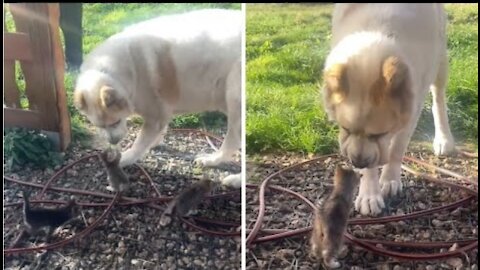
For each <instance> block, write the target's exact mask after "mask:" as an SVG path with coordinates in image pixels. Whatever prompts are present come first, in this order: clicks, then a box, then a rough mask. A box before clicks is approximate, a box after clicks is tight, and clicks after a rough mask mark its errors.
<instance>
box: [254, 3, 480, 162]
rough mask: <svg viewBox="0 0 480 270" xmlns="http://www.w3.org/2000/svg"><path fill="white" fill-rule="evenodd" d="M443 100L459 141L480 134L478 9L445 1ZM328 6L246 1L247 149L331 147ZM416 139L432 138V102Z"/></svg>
mask: <svg viewBox="0 0 480 270" xmlns="http://www.w3.org/2000/svg"><path fill="white" fill-rule="evenodd" d="M446 9H447V12H448V15H449V18H450V21H449V25H448V46H449V58H450V80H449V84H448V92H447V97H448V106H449V117H450V123H451V127H452V131H453V133H454V136H455V137H456V139H457V141H465V142H474V143H476V141H477V138H478V131H477V127H478V118H477V112H478V90H477V89H478V80H477V74H478V60H477V58H478V41H477V37H478V23H477V19H478V7H477V5H469V4H463V5H457V4H454V5H447V6H446ZM332 10H333V6H332V5H329V4H309V5H301V4H255V5H247V41H246V44H247V67H246V70H247V84H246V89H247V123H246V128H247V130H246V134H247V152H248V153H260V152H280V151H291V152H304V153H330V152H334V151H336V150H337V148H338V143H337V132H338V131H337V127H336V125H335V124H333V123H331V122H328V120H327V116H326V114H325V112H324V111H323V109H322V102H321V100H320V93H319V89H320V87H319V85H320V84H321V79H320V76H321V71H322V69H323V63H324V60H325V58H326V56H327V54H328V52H329V41H330V37H331V31H330V29H331V12H332ZM416 137H419V138H425V137H428V138H430V139H431V138H433V118H432V115H431V100H429V101H427V102H426V106H425V109H424V113H423V115H422V119H421V120H420V122H419V127H418V132H417V134H416Z"/></svg>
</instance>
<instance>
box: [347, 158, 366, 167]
mask: <svg viewBox="0 0 480 270" xmlns="http://www.w3.org/2000/svg"><path fill="white" fill-rule="evenodd" d="M350 161H351V162H352V164H353V166H355V167H356V168H358V169H363V168H366V167H368V165H370V159H368V158H363V157H361V156H360V157H355V158H352V159H350Z"/></svg>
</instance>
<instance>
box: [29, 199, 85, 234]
mask: <svg viewBox="0 0 480 270" xmlns="http://www.w3.org/2000/svg"><path fill="white" fill-rule="evenodd" d="M22 193H23V201H24V202H23V222H24V224H25V226H26V227H27V231H28V232H29V233H30V234H35V233H36V232H38V231H39V230H40V229H41V228H43V227H48V229H49V232H48V234H49V235H50V234H51V233H52V232H53V231H54V230H55V229H56V228H58V227H60V226H61V225H63V224H64V223H66V222H67V221H69V220H71V219H72V218H74V217H75V215H76V214H77V210H78V205H77V204H76V202H75V200H70V201H69V202H68V204H67V205H65V206H62V207H58V208H41V207H38V208H31V207H30V201H29V195H30V194H29V193H28V192H25V191H23V192H22Z"/></svg>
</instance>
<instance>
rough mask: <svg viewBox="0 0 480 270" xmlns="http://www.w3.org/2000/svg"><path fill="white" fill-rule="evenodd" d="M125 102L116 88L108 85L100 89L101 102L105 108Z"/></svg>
mask: <svg viewBox="0 0 480 270" xmlns="http://www.w3.org/2000/svg"><path fill="white" fill-rule="evenodd" d="M124 101H125V100H124V99H123V98H122V97H121V96H120V95H119V94H118V93H117V91H116V90H115V89H114V88H112V87H110V86H108V85H104V86H102V88H100V102H101V105H102V107H103V108H105V109H107V108H111V107H113V106H114V105H121V104H122V103H123V102H124Z"/></svg>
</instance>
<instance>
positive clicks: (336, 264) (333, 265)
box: [325, 258, 342, 269]
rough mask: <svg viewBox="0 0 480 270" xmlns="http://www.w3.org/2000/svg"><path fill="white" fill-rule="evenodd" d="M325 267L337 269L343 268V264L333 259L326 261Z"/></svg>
mask: <svg viewBox="0 0 480 270" xmlns="http://www.w3.org/2000/svg"><path fill="white" fill-rule="evenodd" d="M325 265H326V266H327V267H328V268H330V269H336V268H339V267H340V266H342V264H341V263H340V262H339V261H338V260H337V259H335V258H331V259H329V260H325Z"/></svg>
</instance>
